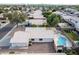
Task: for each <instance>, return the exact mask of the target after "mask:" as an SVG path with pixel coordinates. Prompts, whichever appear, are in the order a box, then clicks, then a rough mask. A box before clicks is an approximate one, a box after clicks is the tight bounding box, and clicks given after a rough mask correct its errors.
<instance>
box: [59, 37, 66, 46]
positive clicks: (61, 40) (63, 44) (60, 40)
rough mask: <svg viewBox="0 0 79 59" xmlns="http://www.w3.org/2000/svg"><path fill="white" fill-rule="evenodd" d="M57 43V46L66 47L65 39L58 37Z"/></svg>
mask: <svg viewBox="0 0 79 59" xmlns="http://www.w3.org/2000/svg"><path fill="white" fill-rule="evenodd" d="M57 43H58V45H59V46H65V45H66V38H65V37H62V36H59V38H58V41H57Z"/></svg>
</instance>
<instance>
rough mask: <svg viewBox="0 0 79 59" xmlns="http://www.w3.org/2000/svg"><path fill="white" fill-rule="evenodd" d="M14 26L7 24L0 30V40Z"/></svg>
mask: <svg viewBox="0 0 79 59" xmlns="http://www.w3.org/2000/svg"><path fill="white" fill-rule="evenodd" d="M13 27H14V24H11V23H10V24H8V25H6V26H5V27H4V28H2V29H0V39H2V38H3V37H4V36H5V35H6V34H7V33H8V32H9V31H10V30H11V29H12V28H13Z"/></svg>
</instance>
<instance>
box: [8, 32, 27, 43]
mask: <svg viewBox="0 0 79 59" xmlns="http://www.w3.org/2000/svg"><path fill="white" fill-rule="evenodd" d="M27 37H28V35H27V34H26V33H25V32H24V31H17V32H15V33H14V36H13V37H12V38H11V40H10V43H26V42H28V39H27Z"/></svg>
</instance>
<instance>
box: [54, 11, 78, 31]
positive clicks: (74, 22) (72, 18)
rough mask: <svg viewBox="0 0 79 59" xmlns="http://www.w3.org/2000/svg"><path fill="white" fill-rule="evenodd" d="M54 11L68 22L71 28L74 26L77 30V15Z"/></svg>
mask: <svg viewBox="0 0 79 59" xmlns="http://www.w3.org/2000/svg"><path fill="white" fill-rule="evenodd" d="M55 13H56V14H58V15H60V16H61V17H62V19H63V20H64V21H66V22H67V23H69V24H70V25H71V26H72V27H73V28H75V29H76V30H77V31H78V32H79V17H77V16H70V15H67V14H64V13H63V12H55Z"/></svg>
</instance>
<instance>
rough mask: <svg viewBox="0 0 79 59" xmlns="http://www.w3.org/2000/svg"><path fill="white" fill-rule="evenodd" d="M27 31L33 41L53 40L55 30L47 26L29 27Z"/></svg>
mask: <svg viewBox="0 0 79 59" xmlns="http://www.w3.org/2000/svg"><path fill="white" fill-rule="evenodd" d="M25 32H26V33H27V35H29V36H28V37H29V40H30V41H32V42H53V35H54V32H53V30H51V29H47V28H45V27H33V28H31V27H27V28H26V30H25Z"/></svg>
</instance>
